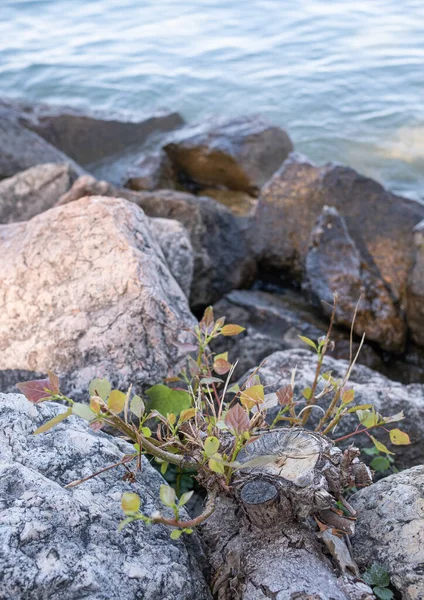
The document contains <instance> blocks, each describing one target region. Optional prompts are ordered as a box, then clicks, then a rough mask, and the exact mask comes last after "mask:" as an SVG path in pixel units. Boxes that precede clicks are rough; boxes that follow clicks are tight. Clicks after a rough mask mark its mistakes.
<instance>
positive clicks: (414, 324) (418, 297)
mask: <svg viewBox="0 0 424 600" xmlns="http://www.w3.org/2000/svg"><path fill="white" fill-rule="evenodd" d="M414 246H415V263H414V266H413V269H412V271H411V274H410V276H409V281H408V293H407V319H408V325H409V328H410V330H411V334H412V338H413V340H414V341H415V342H416V343H417V344H419V345H420V346H424V220H423V221H421V222H420V223H419V224H418V225H417V226H416V227H415V229H414Z"/></svg>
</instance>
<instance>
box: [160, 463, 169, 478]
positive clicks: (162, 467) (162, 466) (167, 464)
mask: <svg viewBox="0 0 424 600" xmlns="http://www.w3.org/2000/svg"><path fill="white" fill-rule="evenodd" d="M168 467H169V463H167V462H163V463H162V464H161V466H160V472H161V473H162V475H165V474H166V472H167V470H168Z"/></svg>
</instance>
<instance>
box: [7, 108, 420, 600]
mask: <svg viewBox="0 0 424 600" xmlns="http://www.w3.org/2000/svg"><path fill="white" fill-rule="evenodd" d="M423 231H424V206H423V205H421V204H419V203H416V202H414V201H411V200H408V199H406V198H401V197H399V196H396V195H394V194H392V193H391V192H389V191H388V190H386V189H384V188H383V187H382V186H381V185H380V184H379V183H377V182H376V181H373V180H371V179H368V178H366V177H363V176H362V175H360V174H358V173H357V172H355V171H354V170H353V169H351V168H349V167H346V166H342V165H333V164H330V165H325V166H316V165H314V164H312V163H311V162H310V161H309V160H308V159H307V158H306V157H303V156H300V155H298V154H296V153H295V149H294V147H293V143H292V142H291V140H290V138H289V136H288V134H287V133H286V132H285V131H284V130H283V129H281V128H279V127H275V126H273V125H272V124H270V123H268V122H267V121H266V120H264V119H262V118H261V117H258V116H249V117H243V118H237V119H233V120H226V121H223V120H219V119H216V120H211V121H208V122H204V123H200V124H198V125H186V124H185V123H184V122H183V119H182V117H181V116H180V115H178V114H176V113H172V112H169V113H166V112H162V113H158V114H153V115H146V117H145V119H143V120H139V121H137V122H131V121H128V120H125V119H122V118H120V117H119V116H116V115H113V116H107V115H106V116H105V115H101V114H97V113H94V112H93V113H92V114H82V113H79V112H77V111H75V110H71V109H67V108H61V107H48V106H27V105H22V104H18V103H11V102H7V101H2V102H0V267H1V268H0V314H1V315H2V316H1V321H0V392H1V393H0V423H1V428H0V456H1V458H0V469H1V471H2V476H1V479H0V503H1V508H0V540H1V541H0V598H5V599H7V600H9V598H10V600H12V598H16V599H22V600H23V599H30V598H31V599H35V600H38V599H39V600H42V599H44V598H51V599H56V598H57V599H59V598H60V599H61V600H62V599H65V600H67V599H68V600H75V599H77V598H83V597H84V598H90V599H96V600H97V599H98V600H100V599H103V598H104V599H106V598H117V599H121V598H122V600H124V599H125V600H136V599H137V598H143V600H154V599H155V600H156V599H163V600H167V599H169V600H171V598H172V599H174V598H176V599H181V600H191V599H192V600H202V599H203V598H204V599H207V598H211V597H212V596H211V592H210V589H209V585H208V584H207V581H208V578H209V575H210V574H209V571H208V566H207V557H208V560H211V556H212V557H213V550H211V544H213V543H216V540H215V542H214V541H213V540H211V539H210V536H209V539H208V535H206V536H204V540H206V541H207V545H208V548H206V549H205V547H204V546H203V545H202V544H203V543H204V542H202V540H201V538H200V537H199V536H197V535H193V536H190V538H188V541H187V539H186V538H184V537H181V538H180V539H179V540H175V541H174V540H170V539H169V536H168V534H167V533H166V530H165V528H164V527H162V526H158V528H157V529H154V530H153V529H152V530H149V529H147V528H145V527H144V528H143V529H142V534H138V533H137V530H135V529H128V530H125V532H124V533H122V534H117V533H116V522H115V521H114V520H113V518H112V517H111V515H110V513H108V518H106V517H105V515H104V514H103V512H102V503H104V502H107V503H111V502H115V501H116V500H117V499H118V500H117V504H118V506H119V498H120V495H121V493H122V492H123V491H125V490H126V489H127V487H128V485H129V484H128V483H125V482H122V481H120V480H119V478H116V477H115V475H114V474H108V475H107V477H105V478H103V479H93V480H91V482H90V483H89V484H88V487H86V488H84V489H83V488H81V489H79V488H77V489H76V490H75V491H74V490H72V491H71V490H69V491H68V490H64V489H63V488H62V485H63V484H64V483H66V482H68V481H69V480H72V479H75V478H78V477H83V476H84V475H86V474H87V473H88V472H89V471H96V470H98V469H100V468H102V467H103V466H105V465H106V464H108V463H110V462H113V461H114V460H118V458H119V456H122V455H123V453H125V448H124V445H125V442H123V441H122V440H119V439H117V438H113V437H111V436H108V435H107V434H95V433H93V432H91V431H90V430H89V429H88V428H87V427H86V426H85V425H84V424H81V423H80V422H79V421H78V419H77V418H76V417H72V419H73V421H72V428H71V429H69V428H67V429H66V431H67V432H68V433H67V437H66V438H65V440H64V438H63V435H64V434H63V432H64V431H65V429H59V433H50V434H49V436H50V437H49V438H48V439H49V442H48V444H47V446H46V445H45V442H43V441H41V440H40V439H39V438H31V437H28V436H30V433H31V431H32V430H33V429H34V428H35V427H34V425H35V426H37V425H38V424H39V421H40V422H41V421H42V419H41V417H40V415H39V411H37V410H36V409H35V408H34V407H32V406H31V405H30V404H29V403H28V402H27V401H26V400H25V399H24V398H23V397H22V396H19V395H16V387H15V386H16V383H17V382H19V381H22V380H23V379H33V378H34V377H36V376H39V375H43V374H45V373H46V372H47V371H48V370H49V369H50V370H53V371H54V372H55V373H57V374H58V375H59V376H60V378H61V380H62V382H63V391H64V392H66V393H67V394H69V395H72V397H75V398H77V399H83V398H84V397H85V394H86V390H87V387H88V384H89V382H90V381H91V380H92V379H93V378H94V377H107V378H108V379H109V380H110V381H111V382H112V384H113V386H114V387H118V388H120V389H126V388H128V386H129V385H131V384H132V385H133V386H134V387H135V389H136V390H137V391H138V392H140V393H141V392H143V391H144V390H145V389H146V387H148V386H150V385H153V384H156V383H159V382H161V381H162V380H163V379H164V378H166V377H171V376H173V375H175V374H176V373H177V372H178V371H179V368H180V366H181V364H182V362H183V361H184V359H185V356H186V350H185V346H184V345H185V344H186V343H187V342H189V341H190V340H189V337H188V334H187V330H188V329H189V328H191V327H192V326H193V325H194V324H195V323H196V322H197V319H198V318H199V317H200V315H201V313H202V312H203V310H204V309H205V307H207V306H208V305H213V306H214V312H215V314H216V316H217V317H219V316H223V315H226V316H227V317H228V318H229V322H232V323H237V324H239V325H241V326H242V327H244V328H245V331H244V332H243V333H242V334H240V335H239V336H237V337H236V338H231V339H229V340H228V344H227V345H226V346H225V348H224V347H223V346H220V345H218V344H217V345H216V346H215V347H214V348H213V350H214V351H216V352H224V351H228V352H229V359H230V361H235V360H236V359H238V360H239V362H238V365H237V368H236V371H235V374H234V381H235V380H237V379H243V377H245V375H246V373H248V372H249V371H250V370H251V369H253V368H254V367H255V366H257V365H258V364H259V363H261V362H262V361H263V360H264V359H267V361H266V363H265V366H264V368H263V369H262V370H261V372H260V377H261V381H262V383H263V384H264V385H265V386H266V388H267V391H268V392H273V391H276V390H277V389H278V387H279V386H281V385H286V384H287V383H289V382H290V373H291V370H292V369H293V368H294V367H297V370H298V373H299V376H300V381H299V383H298V385H299V386H300V387H302V385H303V381H305V385H306V384H307V381H310V380H311V378H313V369H314V362H313V361H314V357H313V354H312V352H310V351H309V350H305V349H304V344H303V343H302V341H301V340H300V339H299V337H298V336H299V335H303V336H307V337H309V338H312V339H314V340H316V339H318V338H320V337H321V336H323V335H325V332H326V330H327V327H328V320H329V316H330V313H331V305H332V302H333V294H334V293H337V294H338V295H339V303H338V306H337V311H336V314H335V330H334V335H333V338H334V340H335V347H334V349H333V350H332V351H331V352H330V353H329V354H330V356H329V358H328V361H329V362H328V364H329V368H331V369H332V370H333V371H334V372H335V373H337V372H338V371H341V370H343V368H345V363H344V360H343V359H348V358H349V345H350V341H349V328H350V324H351V321H352V317H353V314H354V311H355V307H356V305H357V303H358V300H359V298H361V300H360V302H359V304H358V308H357V318H356V321H355V327H354V332H353V333H354V340H353V342H354V343H353V347H354V349H357V348H358V347H359V342H360V339H361V337H362V335H363V334H364V333H365V335H366V338H365V339H366V341H365V344H364V346H363V348H362V352H361V353H360V355H359V359H358V363H360V364H359V365H358V366H357V367H356V368H355V370H354V372H353V375H352V381H353V383H354V385H355V390H356V394H357V397H358V402H359V403H361V404H362V403H363V404H368V403H372V404H374V405H375V407H376V409H377V410H382V411H384V412H385V413H390V412H392V413H396V412H399V411H401V410H403V411H404V413H405V417H406V418H405V421H404V423H405V425H404V428H405V429H406V430H407V431H408V432H409V435H410V437H411V442H412V444H411V445H410V446H404V447H402V446H401V447H399V448H398V450H399V452H397V459H396V460H397V463H396V464H397V467H398V468H402V469H405V470H404V471H402V472H400V473H395V474H393V475H391V476H390V477H388V478H385V479H383V480H381V481H379V482H377V483H376V484H374V485H372V486H371V487H370V488H366V489H364V490H362V491H359V492H357V493H356V494H355V495H354V496H353V500H352V502H353V505H354V506H355V508H357V509H358V511H360V517H359V518H358V530H357V534H356V535H355V536H354V538H353V554H354V556H355V559H356V560H357V562H358V564H359V565H360V567H361V569H366V568H367V567H369V566H370V565H371V564H372V563H373V562H376V560H377V559H378V560H377V562H381V563H382V564H384V565H385V566H386V567H387V570H388V572H389V574H390V576H391V581H392V584H393V585H394V586H395V588H396V589H397V592H396V593H399V594H400V595H399V596H398V597H399V598H403V599H405V600H419V599H420V598H421V599H422V598H424V584H423V568H424V567H423V565H424V525H423V524H424V520H423V516H424V471H423V467H422V466H420V465H423V463H424V446H423V432H424V241H423V239H424V238H423ZM311 371H312V373H311ZM300 387H299V389H300ZM274 388H275V389H274ZM42 411H44V412H46V413H49V414H50V413H51V415H54V414H55V405H53V404H51V405H50V404H49V405H45V406H43V408H42ZM353 417H355V415H353ZM60 428H62V425H61V426H60ZM55 431H56V430H55ZM99 435H100V437H99ZM340 435H342V434H340ZM34 440H36V441H34ZM96 440H97V441H96ZM363 441H364V443H366V441H367V440H366V438H365V440H363ZM97 443H100V444H102V445H103V446H104V447H103V448H102V450H101V452H99V453H97V454H96V455H95V456H94V455H93V454H92V453H90V450H89V449H90V447H91V446H93V445H95V444H97ZM100 455H101V457H102V458H101V459H100V458H99V457H98V456H100ZM95 457H97V458H96V459H95ZM95 460H97V462H95ZM160 481H161V478H160V476H159V475H158V474H157V472H156V471H155V470H154V469H152V467H151V466H150V465H149V463H148V462H147V461H146V464H145V466H144V473H143V478H142V479H141V480H140V481H139V482H138V483H137V486H139V488H140V495H141V496H142V497H143V498H145V502H146V510H147V511H154V510H156V506H155V505H154V503H155V502H154V499H153V498H155V495H154V491H155V489H156V488H157V487H158V486H159V485H160ZM40 490H42V491H40ZM218 548H220V552H221V551H222V552H225V551H226V550H225V548H221V547H220V546H219V544H218ZM264 551H265V550H264ZM261 552H262V550H261ZM302 552H303V553H302ZM302 552H299V564H298V565H297V566H296V569H294V567H293V566H290V565H288V566H287V569H288V570H289V571H290V569H293V572H296V573H298V574H299V573H300V572H301V571H302V569H303V568H306V563H307V560H308V552H307V551H306V550H304V551H302ZM317 556H318V555H317ZM102 557H103V558H102ZM316 560H317V561H318V562H317V565H316V569H317V572H319V573H321V572H322V573H327V572H328V573H330V571H331V569H332V567H331V562H330V559H329V557H328V556H324V555H322V556H321V555H319V558H317V559H316ZM212 562H213V561H212ZM274 566H275V565H274ZM273 568H274V567H272V568H271V566H270V569H269V572H270V573H271V571H272V569H273ZM335 573H336V574H335V575H334V574H333V572H332V571H331V576H330V575H328V578H327V583H328V588H327V589H326V590H322V589H320V588H319V586H318V587H317V586H315V584H314V583H313V578H312V579H308V580H306V579H305V582H304V585H303V583H302V581H300V582H299V584H298V587H296V585H294V584H293V585H294V587H293V586H286V584H285V583H284V580H283V579H281V577H280V576H278V577H275V578H274V580H272V577H271V575H270V579H269V581H267V583H266V585H265V584H264V583H263V582H262V583H261V582H256V583H255V581H254V578H252V580H251V581H250V582H249V583H248V584H246V591H245V595H244V596H243V598H244V600H261V599H265V598H275V599H277V600H286V599H287V600H295V599H298V600H301V599H304V600H306V599H314V600H315V599H321V600H324V598H325V599H328V598H330V597H331V598H337V599H340V600H344V599H349V598H351V599H353V600H356V599H362V600H365V599H367V598H373V597H374V596H373V595H372V592H371V589H370V588H368V586H365V587H364V588H363V589H362V591H361V588H360V586H359V587H355V589H354V590H353V591H352V589H353V588H352V589H351V588H350V587H349V585H350V584H347V583H346V581H344V580H343V577H344V573H338V572H337V569H336V570H335ZM319 577H324V578H325V577H326V575H320V576H319ZM117 582H119V584H118V583H117ZM292 583H293V582H292ZM256 584H257V585H256ZM302 585H303V587H302ZM249 586H250V587H249ZM314 586H315V587H314ZM358 590H359V591H358ZM296 594H297V595H296ZM216 597H218V598H219V597H220V596H216ZM235 597H236V596H234V598H235ZM222 598H224V596H222ZM225 598H227V596H226V597H225ZM228 598H229V597H228Z"/></svg>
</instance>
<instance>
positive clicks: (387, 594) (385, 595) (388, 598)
mask: <svg viewBox="0 0 424 600" xmlns="http://www.w3.org/2000/svg"><path fill="white" fill-rule="evenodd" d="M372 591H373V592H374V594H375V595H376V596H377V598H380V600H392V598H393V597H394V596H393V592H392V590H388V589H387V588H382V587H378V586H377V587H375V588H373V590H372Z"/></svg>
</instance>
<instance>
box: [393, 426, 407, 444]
mask: <svg viewBox="0 0 424 600" xmlns="http://www.w3.org/2000/svg"><path fill="white" fill-rule="evenodd" d="M389 436H390V441H391V442H392V444H395V446H407V445H408V444H410V443H411V440H410V439H409V435H408V434H407V433H405V432H404V431H401V430H400V429H391V430H390V432H389Z"/></svg>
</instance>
